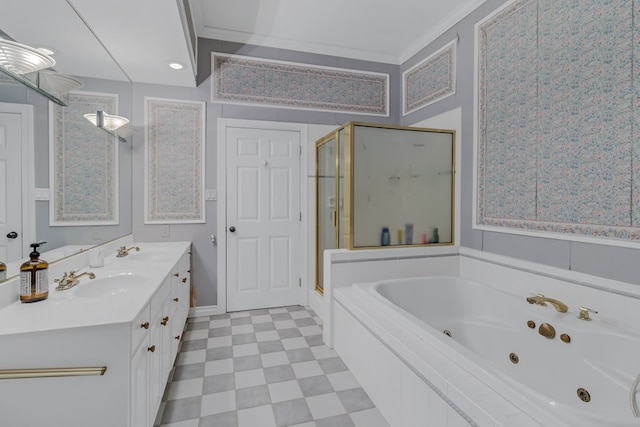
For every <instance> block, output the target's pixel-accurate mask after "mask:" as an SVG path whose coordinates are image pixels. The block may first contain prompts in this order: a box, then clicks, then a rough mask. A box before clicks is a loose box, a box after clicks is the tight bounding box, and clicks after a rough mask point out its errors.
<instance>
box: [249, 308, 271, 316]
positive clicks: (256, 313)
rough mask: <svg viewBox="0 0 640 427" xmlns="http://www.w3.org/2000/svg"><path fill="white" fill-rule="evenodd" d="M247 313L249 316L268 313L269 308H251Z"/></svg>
mask: <svg viewBox="0 0 640 427" xmlns="http://www.w3.org/2000/svg"><path fill="white" fill-rule="evenodd" d="M249 314H250V315H251V316H263V315H265V314H269V310H267V309H266V308H261V309H258V310H251V311H249Z"/></svg>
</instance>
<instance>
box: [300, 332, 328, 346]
mask: <svg viewBox="0 0 640 427" xmlns="http://www.w3.org/2000/svg"><path fill="white" fill-rule="evenodd" d="M304 339H305V340H307V344H309V347H316V346H319V345H323V344H324V341H322V335H309V336H308V337H304Z"/></svg>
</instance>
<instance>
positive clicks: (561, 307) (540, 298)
mask: <svg viewBox="0 0 640 427" xmlns="http://www.w3.org/2000/svg"><path fill="white" fill-rule="evenodd" d="M527 302H528V303H529V304H535V305H547V303H549V304H551V305H552V306H553V308H555V309H556V311H557V312H560V313H566V312H567V311H568V310H569V307H567V304H565V303H563V302H561V301H558V300H557V299H553V298H549V297H545V296H544V295H542V294H537V295H535V296H532V297H528V298H527Z"/></svg>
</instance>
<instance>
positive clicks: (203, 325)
mask: <svg viewBox="0 0 640 427" xmlns="http://www.w3.org/2000/svg"><path fill="white" fill-rule="evenodd" d="M198 329H209V322H208V321H207V322H189V323H187V331H197V330H198Z"/></svg>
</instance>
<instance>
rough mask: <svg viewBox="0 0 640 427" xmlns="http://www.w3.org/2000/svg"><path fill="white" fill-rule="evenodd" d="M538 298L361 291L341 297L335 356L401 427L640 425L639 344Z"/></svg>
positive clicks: (442, 281)
mask: <svg viewBox="0 0 640 427" xmlns="http://www.w3.org/2000/svg"><path fill="white" fill-rule="evenodd" d="M529 296H530V295H529V294H525V295H517V294H511V293H508V292H505V291H504V290H501V289H497V288H494V287H491V286H488V285H484V284H481V283H477V282H473V281H469V280H465V279H462V278H459V277H449V276H439V277H425V278H414V279H398V280H387V281H382V282H377V283H365V284H356V285H353V286H352V287H351V288H346V289H339V290H336V293H335V298H336V303H337V304H336V315H335V316H336V317H335V321H334V322H335V334H336V335H335V348H336V350H337V351H338V353H339V354H340V355H341V356H342V357H343V359H345V362H346V363H347V365H348V366H349V368H351V369H352V371H353V372H354V374H355V375H356V378H358V380H360V382H361V383H363V387H364V388H365V390H367V392H368V393H369V394H370V395H371V396H372V399H373V400H374V402H375V403H376V405H377V406H378V407H379V409H380V411H381V412H382V413H383V415H385V417H386V418H387V420H388V421H389V422H390V424H391V425H392V426H396V425H397V426H402V427H405V426H412V425H416V426H417V425H434V426H436V425H437V426H438V427H440V426H454V425H455V426H457V425H474V426H476V425H479V426H484V425H490V426H494V425H495V426H498V425H499V426H508V427H511V426H518V427H521V426H525V425H532V426H535V425H542V426H562V425H566V426H577V425H580V426H593V427H595V426H598V427H601V426H607V427H616V426H620V427H624V426H638V425H640V418H637V417H636V416H635V415H634V412H633V409H632V406H633V404H634V402H632V401H633V400H634V399H635V398H636V397H637V398H638V399H640V396H636V395H635V393H633V392H632V389H633V388H635V386H636V385H637V384H635V383H637V381H635V380H636V378H637V377H638V374H639V373H640V339H638V337H636V336H633V335H631V334H630V333H628V332H624V331H623V330H616V329H615V328H613V327H611V326H610V325H606V324H603V323H602V322H600V321H599V320H598V319H597V318H596V319H594V321H587V320H581V319H579V318H578V317H579V316H578V314H579V310H578V308H579V307H571V306H570V309H569V311H568V312H566V313H561V312H559V311H557V310H556V309H555V308H554V306H553V305H551V304H547V305H546V306H541V305H536V304H529V303H527V297H529ZM592 316H594V315H593V314H592ZM410 377H411V378H413V379H411V378H410ZM409 396H411V398H410V401H409V402H408V403H407V401H406V399H407V398H408V397H409ZM438 399H439V402H440V403H434V402H436V400H438ZM429 420H430V421H429Z"/></svg>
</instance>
